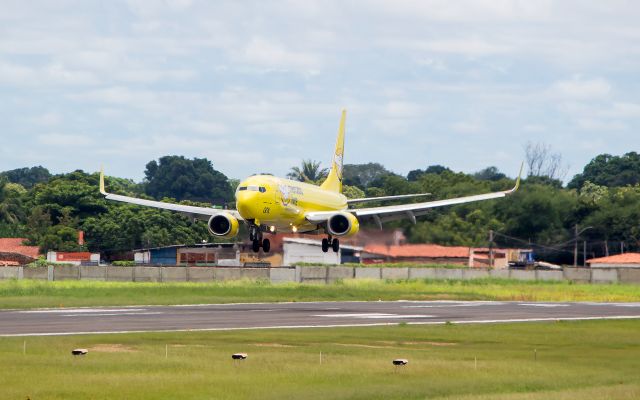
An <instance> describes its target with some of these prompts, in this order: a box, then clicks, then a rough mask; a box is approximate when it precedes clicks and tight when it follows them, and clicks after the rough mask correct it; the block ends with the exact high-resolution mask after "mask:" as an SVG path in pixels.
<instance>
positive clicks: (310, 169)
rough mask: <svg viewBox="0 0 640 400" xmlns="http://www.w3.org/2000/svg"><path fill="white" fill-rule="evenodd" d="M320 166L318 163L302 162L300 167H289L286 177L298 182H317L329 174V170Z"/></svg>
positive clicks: (312, 161) (311, 161)
mask: <svg viewBox="0 0 640 400" xmlns="http://www.w3.org/2000/svg"><path fill="white" fill-rule="evenodd" d="M320 165H321V163H320V161H314V160H302V164H301V166H300V167H291V171H290V172H289V173H288V174H287V177H288V178H289V179H293V180H296V181H300V182H318V181H320V180H323V179H325V178H326V177H327V175H328V174H329V170H328V169H327V168H321V167H320Z"/></svg>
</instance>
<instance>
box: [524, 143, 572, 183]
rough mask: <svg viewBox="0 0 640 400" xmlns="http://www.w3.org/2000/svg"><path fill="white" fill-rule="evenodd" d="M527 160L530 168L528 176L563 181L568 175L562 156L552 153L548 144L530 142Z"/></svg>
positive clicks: (527, 146) (526, 153) (526, 154)
mask: <svg viewBox="0 0 640 400" xmlns="http://www.w3.org/2000/svg"><path fill="white" fill-rule="evenodd" d="M525 160H526V163H527V167H528V168H529V172H528V176H540V177H547V178H549V179H551V180H559V181H562V180H563V179H564V177H565V176H566V175H567V171H568V168H567V167H566V166H565V165H564V164H563V163H562V154H560V153H554V152H552V149H551V146H550V145H548V144H545V143H541V142H538V143H533V142H528V143H527V145H526V146H525Z"/></svg>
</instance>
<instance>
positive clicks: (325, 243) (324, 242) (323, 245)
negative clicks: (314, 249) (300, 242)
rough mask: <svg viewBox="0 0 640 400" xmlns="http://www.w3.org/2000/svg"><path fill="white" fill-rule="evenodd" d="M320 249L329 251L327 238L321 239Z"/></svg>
mask: <svg viewBox="0 0 640 400" xmlns="http://www.w3.org/2000/svg"><path fill="white" fill-rule="evenodd" d="M322 251H323V252H325V253H326V252H327V251H329V239H322Z"/></svg>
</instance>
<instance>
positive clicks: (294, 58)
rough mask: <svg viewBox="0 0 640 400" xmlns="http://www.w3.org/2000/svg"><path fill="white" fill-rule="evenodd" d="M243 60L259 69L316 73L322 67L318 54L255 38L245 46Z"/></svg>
mask: <svg viewBox="0 0 640 400" xmlns="http://www.w3.org/2000/svg"><path fill="white" fill-rule="evenodd" d="M241 59H242V60H243V61H244V62H246V63H249V64H253V65H256V66H258V67H265V68H274V69H284V70H298V69H302V70H304V71H305V72H315V71H317V70H318V69H320V68H321V67H322V60H321V58H320V57H319V56H318V55H317V54H313V53H310V52H306V51H296V50H291V49H288V48H286V47H285V46H284V45H283V44H281V43H277V42H274V41H271V40H267V39H265V38H263V37H254V38H252V39H251V40H250V41H249V43H248V44H247V45H246V46H245V48H244V51H243V53H242V55H241Z"/></svg>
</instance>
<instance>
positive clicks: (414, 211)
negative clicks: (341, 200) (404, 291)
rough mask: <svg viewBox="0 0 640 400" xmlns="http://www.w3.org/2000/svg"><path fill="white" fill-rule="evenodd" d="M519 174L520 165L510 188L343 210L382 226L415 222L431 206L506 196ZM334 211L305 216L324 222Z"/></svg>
mask: <svg viewBox="0 0 640 400" xmlns="http://www.w3.org/2000/svg"><path fill="white" fill-rule="evenodd" d="M521 175H522V166H521V167H520V174H518V179H517V180H516V184H515V186H514V187H513V188H512V189H509V190H504V191H501V192H493V193H485V194H478V195H473V196H465V197H457V198H453V199H445V200H436V201H428V202H423V203H412V204H401V205H393V206H383V207H371V208H353V209H347V210H345V211H344V212H348V213H351V214H353V215H355V216H356V217H358V219H360V220H361V219H365V218H371V219H373V220H374V221H375V222H376V223H377V224H378V226H379V227H382V223H383V222H388V221H393V220H398V219H404V218H408V219H409V220H411V222H413V223H414V224H415V223H416V217H417V216H420V215H424V214H426V213H427V212H428V211H429V209H431V208H436V207H443V206H451V205H456V204H464V203H472V202H475V201H482V200H489V199H497V198H500V197H506V196H508V195H510V194H513V193H515V191H516V190H518V188H519V187H520V177H521ZM336 213H337V212H336V211H320V212H310V213H307V215H305V217H306V219H307V220H308V221H309V222H312V223H323V222H326V221H327V220H328V219H329V218H330V217H331V216H333V215H335V214H336Z"/></svg>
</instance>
